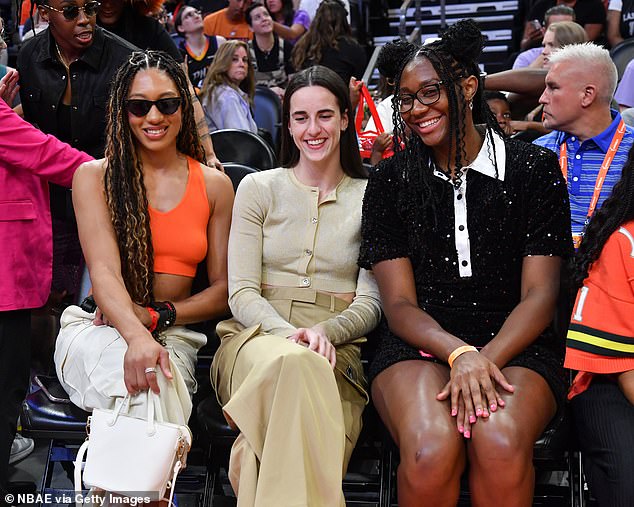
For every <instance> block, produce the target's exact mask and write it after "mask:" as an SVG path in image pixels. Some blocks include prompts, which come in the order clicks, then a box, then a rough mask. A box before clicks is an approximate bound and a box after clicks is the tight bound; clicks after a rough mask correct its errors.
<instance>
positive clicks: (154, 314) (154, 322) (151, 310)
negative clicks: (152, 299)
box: [145, 306, 159, 333]
mask: <svg viewBox="0 0 634 507" xmlns="http://www.w3.org/2000/svg"><path fill="white" fill-rule="evenodd" d="M145 309H146V310H147V311H148V312H149V314H150V317H152V323H151V324H150V327H148V328H147V330H148V331H149V332H150V333H153V332H154V331H155V330H156V326H157V324H158V321H159V314H158V312H157V311H156V310H155V309H154V308H152V307H151V306H146V307H145Z"/></svg>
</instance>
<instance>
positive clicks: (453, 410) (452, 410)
mask: <svg viewBox="0 0 634 507" xmlns="http://www.w3.org/2000/svg"><path fill="white" fill-rule="evenodd" d="M451 415H452V417H456V416H457V415H458V411H457V410H456V409H455V408H452V409H451Z"/></svg>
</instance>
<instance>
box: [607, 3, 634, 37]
mask: <svg viewBox="0 0 634 507" xmlns="http://www.w3.org/2000/svg"><path fill="white" fill-rule="evenodd" d="M607 36H608V42H609V43H610V47H614V46H616V45H617V44H619V43H621V42H623V41H624V40H625V39H629V38H630V37H634V2H633V1H632V0H625V1H623V0H610V3H609V4H608V15H607Z"/></svg>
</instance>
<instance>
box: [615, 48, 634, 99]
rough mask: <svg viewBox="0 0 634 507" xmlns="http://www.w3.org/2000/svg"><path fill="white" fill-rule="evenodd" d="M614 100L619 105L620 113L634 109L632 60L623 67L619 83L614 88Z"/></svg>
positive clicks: (633, 63) (633, 66) (633, 70)
mask: <svg viewBox="0 0 634 507" xmlns="http://www.w3.org/2000/svg"><path fill="white" fill-rule="evenodd" d="M614 100H615V101H616V102H617V104H618V105H619V108H620V110H621V111H623V110H624V109H627V108H630V107H634V60H632V61H630V63H628V64H627V67H625V71H624V72H623V76H622V77H621V81H619V85H618V86H617V88H616V93H615V94H614Z"/></svg>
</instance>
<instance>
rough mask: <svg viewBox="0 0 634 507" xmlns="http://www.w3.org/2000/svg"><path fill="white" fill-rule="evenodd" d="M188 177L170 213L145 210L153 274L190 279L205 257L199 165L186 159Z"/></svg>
mask: <svg viewBox="0 0 634 507" xmlns="http://www.w3.org/2000/svg"><path fill="white" fill-rule="evenodd" d="M187 166H188V169H189V174H188V176H187V186H186V188H185V194H184V195H183V198H182V199H181V201H180V202H179V203H178V204H177V205H176V206H175V207H174V208H172V209H171V210H170V211H167V212H162V211H158V210H155V209H154V208H152V206H149V211H150V229H151V230H152V246H153V247H154V272H155V273H169V274H172V275H183V276H189V277H192V278H193V277H194V275H195V274H196V267H197V266H198V264H199V263H200V262H201V261H202V260H203V259H204V258H205V256H206V255H207V225H208V223H209V217H210V211H209V200H208V198H207V187H206V186H205V179H204V177H203V171H202V168H201V167H200V163H199V162H198V161H196V160H194V159H192V158H189V157H187Z"/></svg>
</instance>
